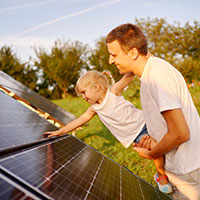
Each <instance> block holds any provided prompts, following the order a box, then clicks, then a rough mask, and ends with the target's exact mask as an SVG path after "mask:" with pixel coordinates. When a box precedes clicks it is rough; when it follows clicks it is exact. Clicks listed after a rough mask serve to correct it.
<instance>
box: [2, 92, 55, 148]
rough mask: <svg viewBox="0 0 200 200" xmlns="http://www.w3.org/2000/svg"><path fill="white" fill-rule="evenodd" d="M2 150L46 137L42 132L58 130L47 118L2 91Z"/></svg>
mask: <svg viewBox="0 0 200 200" xmlns="http://www.w3.org/2000/svg"><path fill="white" fill-rule="evenodd" d="M0 105H1V106H0V134H1V140H0V151H2V150H4V149H7V148H11V147H12V148H13V147H16V146H18V145H24V144H27V143H31V142H37V141H38V140H40V139H44V138H43V136H42V133H43V132H44V131H47V130H57V128H55V126H53V125H51V124H50V123H49V122H48V121H47V120H45V119H43V118H42V117H40V116H39V115H37V114H36V113H34V112H32V111H31V110H29V109H28V108H26V107H25V106H23V105H22V104H20V103H19V102H17V101H16V100H15V99H13V98H11V97H9V96H8V95H6V94H4V93H3V92H1V91H0Z"/></svg>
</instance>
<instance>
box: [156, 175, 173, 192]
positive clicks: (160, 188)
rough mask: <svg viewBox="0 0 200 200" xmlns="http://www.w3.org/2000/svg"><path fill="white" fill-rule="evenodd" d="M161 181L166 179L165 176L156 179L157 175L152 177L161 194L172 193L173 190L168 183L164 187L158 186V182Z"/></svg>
mask: <svg viewBox="0 0 200 200" xmlns="http://www.w3.org/2000/svg"><path fill="white" fill-rule="evenodd" d="M163 179H167V176H162V177H158V173H156V174H155V176H154V180H155V182H156V183H157V185H158V188H159V190H160V191H161V192H163V193H167V194H169V193H172V192H173V189H172V186H171V185H170V183H167V184H165V185H161V184H160V181H161V180H163Z"/></svg>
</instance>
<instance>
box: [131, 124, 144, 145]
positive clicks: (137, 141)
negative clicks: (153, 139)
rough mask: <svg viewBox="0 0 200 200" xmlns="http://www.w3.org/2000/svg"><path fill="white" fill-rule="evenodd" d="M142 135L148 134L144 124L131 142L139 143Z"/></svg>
mask: <svg viewBox="0 0 200 200" xmlns="http://www.w3.org/2000/svg"><path fill="white" fill-rule="evenodd" d="M144 135H148V131H147V126H146V124H145V125H144V127H143V128H142V130H141V132H140V133H139V135H138V136H137V137H136V138H135V140H134V141H133V142H135V143H140V140H141V138H142V137H143V136H144Z"/></svg>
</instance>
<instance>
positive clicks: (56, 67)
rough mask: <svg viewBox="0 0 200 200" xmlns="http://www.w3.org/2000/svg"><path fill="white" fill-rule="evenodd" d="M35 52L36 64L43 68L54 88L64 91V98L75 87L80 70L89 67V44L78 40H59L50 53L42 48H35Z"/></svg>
mask: <svg viewBox="0 0 200 200" xmlns="http://www.w3.org/2000/svg"><path fill="white" fill-rule="evenodd" d="M35 53H36V56H37V60H36V61H35V65H36V66H37V67H38V68H40V69H42V71H43V75H45V77H46V78H45V80H46V79H48V80H49V83H51V86H52V87H53V88H55V87H57V89H58V90H61V91H62V92H63V97H64V98H65V97H67V92H69V90H70V89H74V86H75V84H76V81H77V79H78V77H79V75H80V72H81V71H82V70H83V69H86V68H87V67H88V65H87V53H88V50H87V46H86V45H83V44H82V43H80V42H78V41H75V42H69V41H68V42H65V41H61V40H57V41H55V43H54V46H53V47H52V48H51V52H50V53H47V52H46V51H45V50H44V49H41V48H40V49H38V50H37V49H35Z"/></svg>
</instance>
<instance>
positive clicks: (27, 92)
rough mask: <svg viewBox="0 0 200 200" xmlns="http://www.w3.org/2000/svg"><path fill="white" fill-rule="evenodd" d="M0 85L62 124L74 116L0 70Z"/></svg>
mask: <svg viewBox="0 0 200 200" xmlns="http://www.w3.org/2000/svg"><path fill="white" fill-rule="evenodd" d="M0 86H2V87H4V88H6V89H8V90H10V91H12V92H14V93H15V94H17V95H18V96H19V97H21V98H23V99H25V100H26V101H28V102H30V103H31V104H32V105H33V106H34V107H37V108H40V109H41V110H43V111H45V112H47V113H49V114H50V115H51V116H53V117H54V118H56V119H58V120H59V121H61V122H63V123H64V124H67V123H69V122H70V121H71V120H72V119H75V116H74V115H73V114H71V113H69V112H67V111H66V110H64V109H62V108H60V107H59V106H57V105H55V104H53V103H52V102H50V101H49V100H48V99H46V98H44V97H42V96H41V95H39V94H38V93H36V92H35V91H33V90H32V89H30V88H28V87H26V86H25V85H23V84H22V83H20V82H19V81H17V80H15V79H13V78H12V77H11V76H9V75H8V74H6V73H4V72H3V71H1V70H0Z"/></svg>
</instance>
